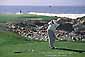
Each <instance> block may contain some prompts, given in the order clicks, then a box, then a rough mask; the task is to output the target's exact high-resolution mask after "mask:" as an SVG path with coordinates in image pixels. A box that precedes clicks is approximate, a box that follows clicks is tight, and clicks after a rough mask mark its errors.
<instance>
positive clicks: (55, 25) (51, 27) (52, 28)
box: [47, 23, 60, 32]
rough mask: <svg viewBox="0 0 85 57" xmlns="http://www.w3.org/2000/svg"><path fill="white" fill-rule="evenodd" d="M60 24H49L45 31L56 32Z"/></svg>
mask: <svg viewBox="0 0 85 57" xmlns="http://www.w3.org/2000/svg"><path fill="white" fill-rule="evenodd" d="M59 25H60V24H58V23H54V24H49V26H48V29H47V30H51V31H54V32H55V31H56V28H57V27H58V26H59Z"/></svg>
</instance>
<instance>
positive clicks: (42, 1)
mask: <svg viewBox="0 0 85 57" xmlns="http://www.w3.org/2000/svg"><path fill="white" fill-rule="evenodd" d="M0 5H31V6H48V5H52V6H85V0H0Z"/></svg>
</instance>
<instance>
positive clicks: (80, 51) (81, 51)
mask: <svg viewBox="0 0 85 57" xmlns="http://www.w3.org/2000/svg"><path fill="white" fill-rule="evenodd" d="M55 49H56V50H66V51H73V52H79V53H83V52H85V50H74V49H68V48H55Z"/></svg>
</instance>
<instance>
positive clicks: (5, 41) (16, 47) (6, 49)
mask: <svg viewBox="0 0 85 57" xmlns="http://www.w3.org/2000/svg"><path fill="white" fill-rule="evenodd" d="M56 47H58V48H68V49H73V50H85V43H82V42H63V41H61V42H59V41H56ZM16 52H20V53H16ZM0 57H85V53H79V52H73V51H67V50H58V49H54V50H52V49H50V48H48V42H43V41H33V40H29V41H26V40H24V39H23V38H22V37H20V36H18V35H16V34H15V33H12V32H0Z"/></svg>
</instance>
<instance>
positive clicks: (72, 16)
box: [27, 12, 85, 19]
mask: <svg viewBox="0 0 85 57" xmlns="http://www.w3.org/2000/svg"><path fill="white" fill-rule="evenodd" d="M27 14H35V15H43V16H58V17H68V18H72V19H76V18H78V17H83V16H85V14H52V13H38V12H29V13H27Z"/></svg>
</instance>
